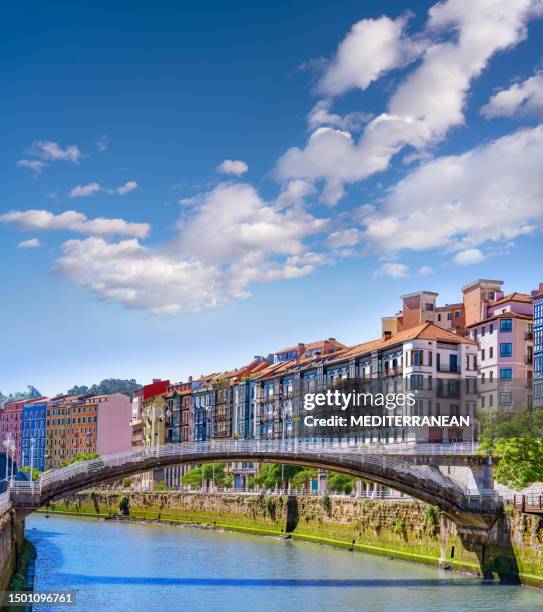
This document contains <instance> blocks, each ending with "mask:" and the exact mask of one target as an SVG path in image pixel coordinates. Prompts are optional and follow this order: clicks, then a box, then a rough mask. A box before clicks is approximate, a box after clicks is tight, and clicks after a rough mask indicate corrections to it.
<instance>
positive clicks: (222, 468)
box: [181, 463, 234, 489]
mask: <svg viewBox="0 0 543 612" xmlns="http://www.w3.org/2000/svg"><path fill="white" fill-rule="evenodd" d="M226 467H227V464H226V463H207V464H205V465H203V466H201V465H198V466H196V467H193V468H192V469H191V470H189V471H188V472H187V473H186V474H185V475H184V476H183V478H182V479H181V482H182V483H183V484H184V485H187V486H190V487H192V488H193V489H198V488H200V487H201V486H202V478H203V480H206V481H213V482H214V483H215V486H216V487H225V488H230V487H231V486H232V484H233V480H234V479H233V478H232V476H231V475H230V474H228V472H227V471H226ZM202 473H203V476H202Z"/></svg>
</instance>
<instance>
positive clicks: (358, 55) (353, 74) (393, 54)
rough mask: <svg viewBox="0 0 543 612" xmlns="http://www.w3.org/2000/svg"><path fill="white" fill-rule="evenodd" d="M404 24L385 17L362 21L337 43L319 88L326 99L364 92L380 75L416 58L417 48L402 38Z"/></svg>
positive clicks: (400, 19) (403, 21) (404, 21)
mask: <svg viewBox="0 0 543 612" xmlns="http://www.w3.org/2000/svg"><path fill="white" fill-rule="evenodd" d="M406 22H407V20H406V19H405V18H404V17H400V18H398V19H395V20H392V19H389V18H388V17H386V16H383V17H379V18H378V19H362V20H361V21H358V22H357V23H355V24H354V25H353V27H352V28H351V31H350V32H349V33H348V34H347V36H346V37H345V38H344V39H343V40H342V41H341V43H340V44H339V46H338V49H337V52H336V55H335V57H334V58H333V60H332V61H331V62H330V64H329V66H327V68H326V70H325V72H324V74H323V76H322V78H321V80H320V82H319V84H318V89H319V91H320V92H322V93H324V94H325V95H327V96H335V95H338V94H342V93H345V92H346V91H349V90H350V89H354V88H358V89H366V88H367V87H368V86H369V85H370V83H372V82H373V81H375V80H377V79H378V78H379V77H380V76H381V75H382V74H383V73H385V72H387V71H388V70H391V69H392V68H397V67H398V66H405V65H406V64H407V63H408V62H409V61H411V60H412V59H414V57H416V55H417V52H418V46H417V45H415V44H414V43H413V42H412V41H411V40H409V39H408V38H407V37H405V36H404V29H405V26H406Z"/></svg>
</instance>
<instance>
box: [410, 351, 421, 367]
mask: <svg viewBox="0 0 543 612" xmlns="http://www.w3.org/2000/svg"><path fill="white" fill-rule="evenodd" d="M422 355H423V352H422V351H411V364H412V365H414V366H421V365H422Z"/></svg>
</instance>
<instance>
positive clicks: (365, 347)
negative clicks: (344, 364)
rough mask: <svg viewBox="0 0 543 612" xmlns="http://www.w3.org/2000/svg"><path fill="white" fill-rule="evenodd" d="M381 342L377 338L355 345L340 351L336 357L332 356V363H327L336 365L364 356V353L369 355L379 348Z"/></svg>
mask: <svg viewBox="0 0 543 612" xmlns="http://www.w3.org/2000/svg"><path fill="white" fill-rule="evenodd" d="M383 342H384V340H383V339H382V338H379V339H377V340H371V341H370V342H362V344H356V345H355V346H351V347H350V348H348V349H347V350H346V351H341V352H340V353H339V354H338V355H337V356H334V359H332V361H329V362H328V363H329V364H330V363H338V362H340V361H345V360H346V359H352V358H353V357H360V355H364V354H365V353H371V351H374V350H375V349H376V348H379V347H380V346H381V344H383Z"/></svg>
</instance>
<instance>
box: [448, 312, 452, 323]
mask: <svg viewBox="0 0 543 612" xmlns="http://www.w3.org/2000/svg"><path fill="white" fill-rule="evenodd" d="M451 320H452V312H448V313H447V321H451Z"/></svg>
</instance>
